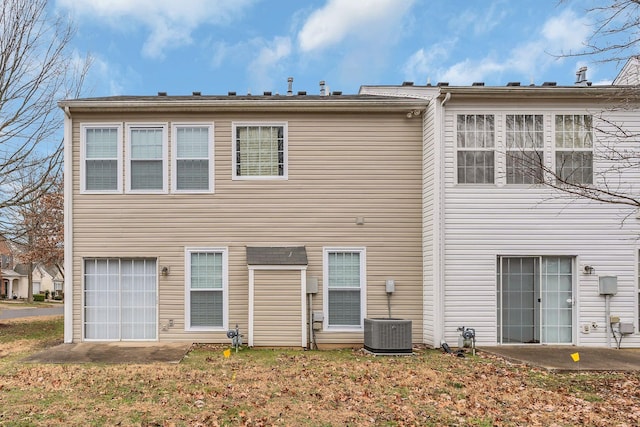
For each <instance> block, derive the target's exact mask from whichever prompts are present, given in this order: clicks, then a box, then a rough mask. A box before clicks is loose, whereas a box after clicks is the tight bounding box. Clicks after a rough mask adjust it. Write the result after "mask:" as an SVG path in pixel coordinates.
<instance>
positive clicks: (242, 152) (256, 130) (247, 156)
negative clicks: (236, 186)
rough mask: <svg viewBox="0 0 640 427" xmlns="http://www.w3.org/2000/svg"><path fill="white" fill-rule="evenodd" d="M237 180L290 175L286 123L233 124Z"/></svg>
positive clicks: (234, 162) (234, 163)
mask: <svg viewBox="0 0 640 427" xmlns="http://www.w3.org/2000/svg"><path fill="white" fill-rule="evenodd" d="M233 135H234V145H233V147H234V148H233V177H234V178H235V179H252V178H253V179H258V178H286V177H287V125H286V123H264V124H262V123H234V124H233Z"/></svg>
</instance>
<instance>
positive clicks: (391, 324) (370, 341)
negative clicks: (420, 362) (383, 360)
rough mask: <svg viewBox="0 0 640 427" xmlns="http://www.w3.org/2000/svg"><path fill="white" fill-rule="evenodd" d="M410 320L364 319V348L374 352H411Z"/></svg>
mask: <svg viewBox="0 0 640 427" xmlns="http://www.w3.org/2000/svg"><path fill="white" fill-rule="evenodd" d="M411 325H412V324H411V320H403V319H385V318H381V319H364V348H365V350H367V351H370V352H371V353H374V354H411V352H412V342H411Z"/></svg>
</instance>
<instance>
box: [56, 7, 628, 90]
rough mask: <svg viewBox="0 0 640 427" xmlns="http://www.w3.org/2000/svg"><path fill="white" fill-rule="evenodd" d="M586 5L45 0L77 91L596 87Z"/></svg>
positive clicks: (608, 68) (604, 78)
mask: <svg viewBox="0 0 640 427" xmlns="http://www.w3.org/2000/svg"><path fill="white" fill-rule="evenodd" d="M596 3H598V2H597V1H596V0H581V1H578V0H565V1H562V2H558V0H477V1H474V0H307V1H291V0H54V1H53V2H52V4H51V6H52V7H53V8H54V10H52V13H64V14H67V13H68V14H70V15H71V16H72V18H73V21H74V22H75V24H76V26H77V28H78V30H77V34H76V37H75V38H74V40H73V48H74V50H75V52H76V54H77V55H78V56H82V55H84V54H85V53H86V52H89V53H90V55H91V56H92V58H93V66H92V68H91V72H90V74H89V76H88V81H87V90H86V91H85V94H84V95H85V96H110V95H155V94H156V93H157V92H158V91H166V92H168V94H169V95H185V94H191V92H192V91H200V92H202V93H203V94H207V95H221V94H226V93H227V92H228V91H236V92H237V93H238V94H239V95H241V94H246V93H252V94H261V93H262V92H263V91H272V92H273V93H286V90H287V77H289V76H291V77H293V78H294V91H302V90H305V91H307V92H308V93H309V94H317V93H318V92H319V86H318V82H319V81H320V80H325V81H326V82H327V85H328V86H329V88H330V90H331V91H342V92H343V93H345V94H351V93H357V92H358V89H359V87H360V86H361V85H385V84H401V83H402V82H403V81H413V82H415V84H417V85H424V84H426V83H427V82H431V83H432V84H435V83H437V82H440V81H442V82H444V81H446V82H449V83H450V84H452V85H469V84H471V83H472V82H476V81H483V82H485V83H486V84H487V85H498V86H502V85H505V84H506V83H507V82H511V81H519V82H522V84H527V85H528V84H530V83H532V82H533V83H535V84H541V83H543V82H545V81H555V82H557V83H558V84H559V85H571V84H573V82H574V81H575V72H576V70H577V69H578V68H579V67H581V66H583V65H587V66H588V67H589V71H588V75H587V76H588V79H589V80H590V81H592V82H593V83H594V84H608V83H610V82H611V81H612V80H613V78H614V77H615V76H616V74H617V73H618V71H619V69H620V68H621V67H622V65H623V64H618V63H596V62H594V61H593V60H592V59H590V58H584V57H576V58H560V59H558V58H556V57H554V56H553V54H559V53H562V52H568V51H576V50H580V49H581V47H582V46H583V45H584V43H585V41H586V40H587V38H588V36H589V35H590V33H591V30H592V28H593V27H592V26H593V22H592V19H593V17H591V16H589V15H587V14H586V13H585V7H589V6H593V5H594V4H596Z"/></svg>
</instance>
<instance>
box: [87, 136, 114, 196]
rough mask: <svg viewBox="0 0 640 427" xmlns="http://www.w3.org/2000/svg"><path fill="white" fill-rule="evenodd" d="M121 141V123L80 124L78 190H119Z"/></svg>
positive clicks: (106, 191)
mask: <svg viewBox="0 0 640 427" xmlns="http://www.w3.org/2000/svg"><path fill="white" fill-rule="evenodd" d="M121 141H122V126H121V125H117V124H96V125H90V124H86V125H82V126H81V127H80V147H81V148H80V150H81V157H82V168H81V171H82V172H81V191H82V192H100V193H120V192H122V181H121V171H122V148H121V147H122V145H121Z"/></svg>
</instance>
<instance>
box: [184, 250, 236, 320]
mask: <svg viewBox="0 0 640 427" xmlns="http://www.w3.org/2000/svg"><path fill="white" fill-rule="evenodd" d="M185 253H186V254H185V258H186V259H185V290H186V296H185V305H186V307H185V317H186V324H185V325H186V329H187V330H226V329H227V283H228V251H227V249H226V248H187V249H186V251H185Z"/></svg>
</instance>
